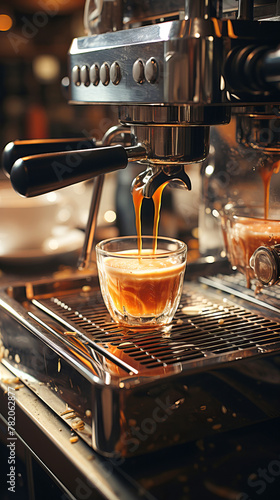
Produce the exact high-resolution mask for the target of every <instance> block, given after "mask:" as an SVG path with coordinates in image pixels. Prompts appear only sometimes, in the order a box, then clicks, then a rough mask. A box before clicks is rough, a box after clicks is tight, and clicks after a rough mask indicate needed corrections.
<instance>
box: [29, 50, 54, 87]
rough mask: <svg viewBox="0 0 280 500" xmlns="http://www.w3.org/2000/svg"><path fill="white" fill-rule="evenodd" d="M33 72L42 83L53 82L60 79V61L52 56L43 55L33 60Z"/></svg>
mask: <svg viewBox="0 0 280 500" xmlns="http://www.w3.org/2000/svg"><path fill="white" fill-rule="evenodd" d="M33 71H34V74H35V75H36V77H37V78H38V79H39V80H41V81H42V82H48V83H49V82H52V81H54V80H55V79H56V78H58V77H59V73H60V64H59V60H58V59H57V57H55V56H53V55H51V54H41V55H39V56H37V57H35V59H34V60H33Z"/></svg>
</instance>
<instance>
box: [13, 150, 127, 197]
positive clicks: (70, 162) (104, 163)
mask: <svg viewBox="0 0 280 500" xmlns="http://www.w3.org/2000/svg"><path fill="white" fill-rule="evenodd" d="M127 163H128V156H127V153H126V150H125V148H123V146H120V145H117V146H108V147H105V148H96V149H87V150H83V149H82V150H78V151H69V152H67V153H65V152H60V153H46V154H42V155H35V156H26V157H25V158H19V159H18V160H17V161H16V162H15V163H14V165H13V167H12V169H11V174H10V177H11V183H12V185H13V188H14V189H15V191H17V192H18V193H20V194H22V195H23V196H26V197H32V196H37V195H40V194H44V193H48V192H50V191H54V190H56V189H60V188H63V187H66V186H70V185H71V184H75V183H76V182H81V181H85V180H88V179H92V178H93V177H96V176H97V175H101V174H106V173H108V172H113V171H114V170H119V169H121V168H125V167H126V166H127Z"/></svg>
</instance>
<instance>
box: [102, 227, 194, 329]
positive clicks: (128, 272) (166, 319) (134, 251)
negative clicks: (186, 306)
mask: <svg viewBox="0 0 280 500" xmlns="http://www.w3.org/2000/svg"><path fill="white" fill-rule="evenodd" d="M96 259H97V268H98V275H99V281H100V288H101V293H102V296H103V299H104V302H105V304H106V306H107V309H108V311H109V313H110V315H111V317H112V318H113V320H115V321H116V322H117V323H120V324H122V325H123V326H127V327H142V328H143V327H144V328H145V327H146V328H149V327H155V326H162V325H166V324H168V323H170V322H171V321H172V319H173V317H174V314H175V312H176V309H177V307H178V305H179V302H180V299H181V295H182V289H183V281H184V274H185V268H186V259H187V246H186V244H185V243H184V242H182V241H179V240H176V239H173V238H165V237H157V239H156V242H155V239H154V238H153V237H152V236H142V238H141V245H140V247H139V239H138V238H137V237H136V236H135V237H132V236H124V237H117V238H112V239H108V240H104V241H101V242H100V243H98V244H97V246H96Z"/></svg>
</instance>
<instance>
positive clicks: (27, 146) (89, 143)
mask: <svg viewBox="0 0 280 500" xmlns="http://www.w3.org/2000/svg"><path fill="white" fill-rule="evenodd" d="M94 146H95V140H94V139H91V138H86V137H80V138H69V139H32V140H26V141H13V142H9V143H8V144H7V145H6V146H5V148H4V150H3V153H2V167H3V170H4V172H5V174H6V175H7V176H9V175H10V172H11V169H12V166H13V164H14V163H15V161H16V160H17V159H18V158H23V157H25V156H33V155H40V154H43V153H58V152H60V151H73V150H76V149H77V150H79V149H89V148H93V147H94Z"/></svg>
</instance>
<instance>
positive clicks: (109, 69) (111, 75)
mask: <svg viewBox="0 0 280 500" xmlns="http://www.w3.org/2000/svg"><path fill="white" fill-rule="evenodd" d="M158 73H159V65H158V62H157V61H156V59H155V58H154V57H151V58H150V59H148V61H147V62H146V63H145V62H144V61H143V60H142V59H136V61H135V62H134V63H133V66H132V77H133V80H134V81H135V82H136V83H138V84H142V83H144V82H145V81H147V82H148V83H150V84H154V83H156V81H157V79H158ZM121 77H122V75H121V66H120V64H119V63H118V62H117V61H114V62H113V63H112V65H111V66H110V64H109V63H108V62H103V63H102V64H101V66H100V67H99V64H98V63H93V64H92V65H91V66H90V68H89V66H87V65H86V64H83V65H82V66H81V67H80V66H78V65H75V66H73V68H72V81H73V83H74V85H76V87H78V86H80V85H81V84H83V85H85V86H86V87H88V86H89V85H90V84H92V85H95V86H97V85H98V84H99V82H100V81H101V83H102V84H103V85H104V86H107V85H109V83H110V81H111V82H112V83H113V84H114V85H119V83H120V81H121Z"/></svg>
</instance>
